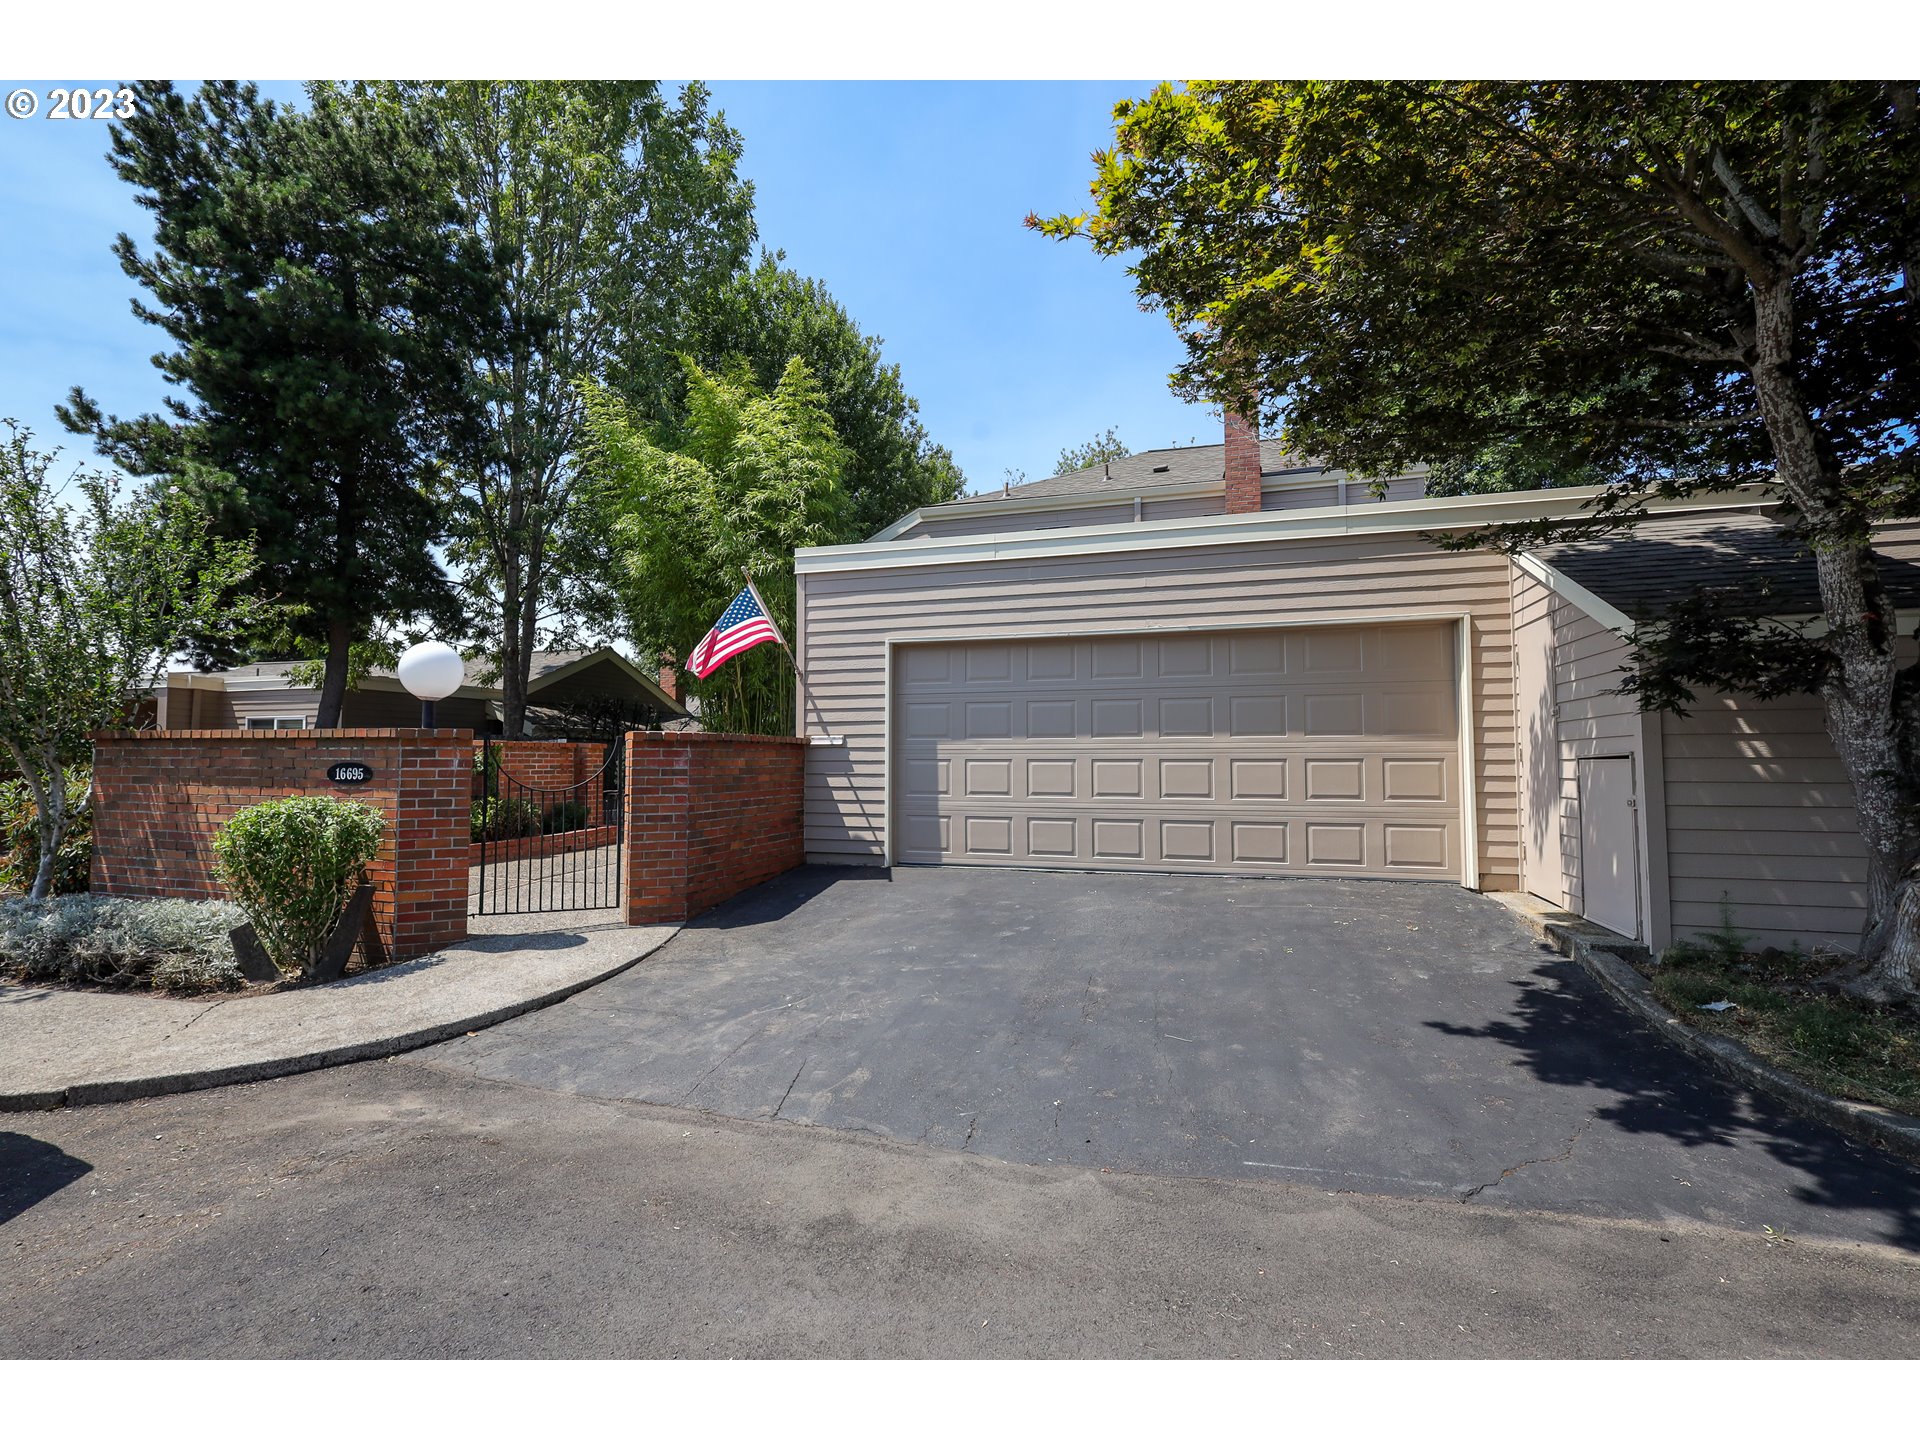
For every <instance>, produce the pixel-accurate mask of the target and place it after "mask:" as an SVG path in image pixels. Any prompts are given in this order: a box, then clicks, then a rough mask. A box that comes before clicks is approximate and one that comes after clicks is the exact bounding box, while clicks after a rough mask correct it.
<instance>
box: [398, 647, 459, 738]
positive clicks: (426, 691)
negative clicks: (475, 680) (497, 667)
mask: <svg viewBox="0 0 1920 1440" xmlns="http://www.w3.org/2000/svg"><path fill="white" fill-rule="evenodd" d="M466 678H467V667H466V663H465V662H464V661H462V660H461V658H460V652H459V651H458V650H456V649H454V648H453V647H452V646H451V645H449V644H447V643H446V642H445V641H443V640H422V641H421V642H420V643H419V644H418V645H415V646H413V647H412V648H411V649H409V650H408V651H407V653H406V654H404V655H402V656H401V657H400V683H401V684H402V685H404V686H406V687H407V691H408V693H409V694H411V695H413V696H414V697H415V698H416V699H418V700H419V702H420V728H421V729H423V730H431V729H433V702H434V701H436V700H444V699H446V698H447V696H449V695H451V694H453V692H454V691H456V690H458V689H459V688H460V685H461V682H462V681H464V680H465V679H466Z"/></svg>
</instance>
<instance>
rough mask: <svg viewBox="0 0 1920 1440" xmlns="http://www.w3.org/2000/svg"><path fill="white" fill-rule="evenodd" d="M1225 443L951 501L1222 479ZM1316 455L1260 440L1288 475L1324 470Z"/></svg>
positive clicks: (1263, 465)
mask: <svg viewBox="0 0 1920 1440" xmlns="http://www.w3.org/2000/svg"><path fill="white" fill-rule="evenodd" d="M1226 451H1227V447H1226V446H1225V445H1176V446H1171V447H1169V448H1167V449H1165V450H1142V451H1141V452H1140V453H1139V454H1137V455H1123V456H1122V457H1121V458H1120V459H1118V460H1113V461H1109V462H1107V463H1106V464H1103V465H1089V466H1087V467H1086V468H1085V469H1082V470H1068V471H1066V472H1065V473H1064V474H1060V475H1050V476H1048V477H1047V478H1046V479H1044V480H1029V481H1027V482H1026V483H1025V484H1023V485H1013V486H1009V487H1007V488H1005V489H1001V490H983V491H981V492H980V493H979V494H977V495H962V496H961V497H960V498H959V499H957V500H950V501H948V502H947V503H948V504H950V505H979V504H984V503H989V502H992V501H996V500H1038V499H1042V498H1044V497H1046V496H1049V495H1063V496H1064V495H1098V494H1100V493H1102V492H1104V491H1112V492H1113V493H1115V494H1120V493H1122V492H1124V493H1125V494H1127V495H1132V494H1133V493H1134V491H1136V490H1138V489H1140V488H1141V487H1142V486H1151V487H1153V488H1155V489H1158V488H1160V487H1162V486H1166V485H1181V484H1188V485H1218V484H1219V483H1220V481H1221V476H1222V475H1224V474H1225V472H1226V465H1227V455H1226ZM1325 468H1326V467H1325V466H1324V465H1322V464H1321V463H1320V462H1319V461H1318V460H1309V459H1306V458H1305V457H1303V456H1299V455H1293V454H1290V453H1289V452H1288V450H1287V447H1286V446H1285V444H1283V443H1282V442H1281V441H1278V440H1262V441H1261V442H1260V474H1261V477H1262V478H1263V479H1264V478H1265V477H1267V476H1269V475H1284V474H1287V473H1288V472H1290V471H1315V470H1324V469H1325Z"/></svg>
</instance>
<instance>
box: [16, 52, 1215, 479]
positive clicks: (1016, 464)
mask: <svg viewBox="0 0 1920 1440" xmlns="http://www.w3.org/2000/svg"><path fill="white" fill-rule="evenodd" d="M56 83H61V82H54V81H36V82H33V84H32V88H33V89H34V90H36V91H38V92H39V93H40V94H41V95H42V96H44V95H45V94H46V92H47V91H48V90H49V89H51V88H52V86H53V85H54V84H56ZM66 83H71V84H83V83H87V82H78V81H76V82H66ZM93 83H105V82H93ZM709 84H710V86H711V88H712V90H713V95H714V104H715V105H716V106H717V107H718V108H721V109H724V110H725V112H726V114H727V118H728V120H729V121H730V122H731V123H732V124H733V125H734V126H735V127H736V128H737V129H739V130H740V131H741V132H742V134H743V136H744V138H745V143H746V156H745V161H744V168H745V171H746V173H747V175H748V176H749V177H750V178H751V179H752V180H753V181H754V184H755V188H756V192H757V210H758V216H759V224H760V235H761V240H762V243H763V244H766V245H769V246H772V247H776V248H780V249H784V250H785V251H786V252H787V259H788V263H789V264H791V265H792V266H794V267H795V268H796V269H799V270H801V271H802V272H804V273H806V274H810V275H816V276H818V277H820V278H821V279H822V280H824V281H825V282H826V284H827V286H828V288H829V289H831V290H832V291H833V293H834V294H835V295H836V296H837V297H838V298H839V300H840V301H841V302H842V303H843V304H844V305H845V306H846V307H847V309H848V310H849V311H850V312H851V313H852V315H853V316H854V318H855V319H856V320H857V321H858V322H859V323H860V325H861V327H862V328H863V329H864V330H866V331H867V332H868V333H869V334H875V335H879V336H881V337H883V338H884V340H885V342H886V347H885V354H886V357H887V358H888V359H889V360H892V361H897V362H898V363H899V364H900V366H901V371H902V374H903V377H904V379H905V381H906V385H907V389H908V391H909V392H910V393H911V394H913V395H915V396H917V397H918V399H919V401H920V405H921V416H922V419H923V420H924V421H925V423H926V425H927V428H928V430H929V431H930V432H931V433H932V435H933V436H934V438H935V439H937V440H939V441H940V442H942V443H944V444H946V445H949V446H951V447H952V449H953V451H954V453H955V456H956V457H957V458H958V460H959V462H960V465H961V467H962V468H963V469H964V470H965V471H966V473H967V477H968V481H969V484H970V486H971V487H972V488H975V489H982V488H987V487H990V486H998V485H999V484H1000V482H1001V479H1002V476H1003V472H1004V471H1005V470H1007V469H1008V468H1013V469H1017V470H1022V471H1024V472H1025V473H1026V474H1027V475H1028V477H1029V478H1038V477H1039V476H1042V475H1045V474H1048V473H1050V471H1051V469H1052V463H1053V460H1054V457H1055V456H1056V455H1057V454H1058V453H1059V451H1060V449H1061V448H1062V447H1063V446H1065V445H1068V444H1072V443H1076V442H1078V441H1082V440H1085V439H1088V438H1090V437H1091V436H1093V435H1094V434H1096V433H1098V432H1100V431H1103V430H1105V429H1106V427H1107V426H1109V425H1114V426H1117V427H1118V428H1119V431H1120V435H1121V438H1122V439H1124V440H1125V441H1126V442H1127V443H1128V444H1129V445H1131V446H1132V447H1133V448H1134V449H1136V450H1143V449H1148V448H1151V447H1154V446H1160V445H1168V444H1176V443H1177V444H1186V443H1188V442H1189V441H1190V440H1193V439H1197V440H1199V441H1200V442H1201V443H1209V442H1212V441H1214V440H1216V439H1217V438H1218V436H1217V433H1216V432H1217V430H1218V428H1219V425H1218V421H1217V420H1216V419H1214V418H1213V417H1212V416H1210V415H1209V414H1208V413H1207V411H1206V410H1205V409H1204V408H1203V407H1199V406H1191V405H1185V404H1182V403H1181V402H1180V401H1178V400H1177V399H1175V398H1174V396H1173V395H1172V394H1171V393H1170V392H1169V391H1168V389H1167V382H1166V377H1167V373H1168V371H1170V370H1171V369H1172V368H1173V366H1174V365H1175V364H1177V363H1178V361H1179V358H1180V347H1179V345H1178V343H1177V342H1176V341H1175V339H1174V337H1173V334H1172V332H1171V330H1170V329H1169V328H1168V326H1167V324H1166V322H1165V320H1164V319H1162V318H1161V317H1159V316H1157V315H1148V314H1144V313H1142V312H1141V311H1140V309H1139V308H1138V305H1137V302H1136V301H1135V299H1134V295H1133V290H1132V286H1131V284H1130V282H1129V280H1128V277H1127V276H1126V274H1125V272H1124V270H1123V268H1122V266H1121V265H1120V263H1118V262H1115V261H1102V260H1099V259H1096V258H1095V257H1094V256H1093V255H1092V254H1091V253H1090V252H1089V251H1088V249H1087V248H1086V247H1085V246H1084V245H1082V244H1068V245H1061V244H1057V243H1055V242H1053V241H1050V240H1043V239H1041V238H1039V237H1038V236H1036V235H1033V234H1031V233H1030V232H1028V231H1026V230H1025V229H1023V228H1022V227H1021V223H1020V222H1021V219H1022V217H1023V216H1024V215H1025V214H1026V213H1027V212H1028V211H1029V210H1038V211H1040V212H1041V213H1043V214H1044V213H1051V212H1053V211H1056V210H1062V209H1079V208H1081V207H1082V206H1083V205H1084V204H1085V203H1086V201H1087V188H1086V187H1087V181H1088V179H1089V178H1090V176H1091V173H1092V166H1091V163H1090V161H1089V159H1088V157H1089V155H1090V154H1091V152H1092V151H1093V150H1095V149H1097V148H1099V147H1100V146H1102V145H1104V144H1106V143H1107V141H1108V140H1109V139H1110V137H1111V118H1110V116H1111V110H1112V106H1113V102H1114V101H1115V100H1116V99H1119V98H1121V97H1123V96H1126V95H1138V94H1143V93H1144V92H1145V89H1146V87H1147V82H1144V81H1114V82H1097V81H1078V82H1060V83H1055V82H1039V83H1015V82H978V83H974V82H955V83H940V84H919V83H873V82H848V83H829V82H809V81H760V82H751V83H748V82H733V81H711V82H709ZM5 88H6V89H8V90H11V89H12V88H13V82H6V83H5ZM265 88H266V89H267V90H268V92H269V93H272V94H276V95H281V96H284V97H286V98H290V99H298V97H299V88H298V86H296V85H291V84H284V83H283V84H274V85H269V86H266V87H265ZM105 148H106V137H105V130H104V127H103V126H101V125H99V124H98V123H96V122H85V121H52V120H47V119H45V118H35V119H32V120H13V119H9V118H0V415H7V416H12V417H14V418H16V419H19V420H21V421H22V422H24V423H26V424H28V425H31V426H32V427H33V428H34V429H35V430H36V431H37V432H39V435H40V438H41V440H42V441H43V442H58V443H61V444H65V445H68V446H69V447H70V448H69V458H79V456H80V455H81V454H82V452H83V451H84V449H85V445H84V442H83V441H80V440H79V439H78V437H73V436H68V435H66V434H65V432H63V431H61V430H60V428H59V426H58V424H57V422H56V421H55V420H54V418H53V405H54V403H55V402H56V401H58V400H59V399H61V398H62V397H63V396H64V395H65V394H66V392H67V389H68V387H69V386H72V385H74V384H76V383H77V384H81V385H84V386H85V387H86V388H87V389H88V391H89V392H90V393H92V394H93V395H95V396H96V398H98V399H99V400H101V402H102V403H103V404H104V405H106V407H107V408H108V409H109V410H113V411H117V412H118V413H121V414H128V413H132V412H137V411H141V410H147V409H152V408H155V407H156V406H157V405H158V403H159V400H160V397H161V395H162V393H163V391H164V386H163V385H162V383H161V380H160V377H159V375H158V372H156V371H155V370H154V369H153V368H152V366H151V365H150V364H149V363H148V357H149V356H150V355H151V354H152V353H153V352H154V351H155V350H156V349H158V348H160V347H161V343H162V342H163V341H164V339H165V337H164V336H163V335H162V334H161V333H160V332H159V331H158V330H156V329H154V328H153V327H150V326H146V325H142V324H140V323H139V322H138V321H137V320H135V319H134V318H133V315H132V313H131V311H130V309H129V301H130V300H131V298H132V296H133V293H134V287H133V283H132V282H131V281H130V280H128V279H127V278H126V277H125V276H124V275H122V274H121V273H120V267H119V264H118V262H117V261H115V260H114V258H113V256H112V254H111V253H110V250H109V247H110V245H111V244H112V241H113V237H114V236H115V235H116V234H117V233H119V232H120V231H122V230H127V231H130V232H132V233H134V234H135V235H136V236H137V237H139V238H141V239H144V238H145V237H146V235H147V234H148V233H150V232H149V230H148V227H147V225H146V223H145V222H146V215H145V212H144V211H142V210H140V209H139V208H138V207H136V206H135V205H134V204H133V203H132V200H131V191H130V190H129V188H128V187H127V186H125V185H123V184H122V183H121V182H120V181H119V180H118V179H116V178H115V177H114V176H113V174H112V173H111V171H109V169H108V168H107V166H106V163H105V161H104V159H103V158H102V156H103V153H104V151H105Z"/></svg>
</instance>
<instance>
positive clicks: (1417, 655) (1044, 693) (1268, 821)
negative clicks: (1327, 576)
mask: <svg viewBox="0 0 1920 1440" xmlns="http://www.w3.org/2000/svg"><path fill="white" fill-rule="evenodd" d="M894 663H895V666H896V671H895V675H894V717H893V723H894V730H893V733H894V736H895V739H894V746H895V750H894V756H893V793H894V815H895V817H896V819H895V824H894V845H895V858H896V859H898V860H900V861H903V862H905V863H908V864H942V863H946V864H972V865H1026V866H1039V867H1057V868H1067V869H1100V870H1210V871H1226V872H1232V873H1245V874H1311V875H1323V874H1324V875H1375V876H1395V877H1409V876H1414V877H1423V878H1428V879H1453V880H1457V879H1459V878H1460V873H1461V823H1460V810H1461V807H1460V761H1459V745H1458V725H1459V720H1458V715H1459V707H1458V705H1457V704H1456V703H1455V693H1454V688H1455V681H1454V670H1455V662H1454V644H1453V627H1452V626H1451V625H1447V624H1421V625H1373V626H1358V625H1342V626H1327V627H1324V628H1316V629H1298V630H1293V629H1289V630H1239V631H1223V632H1220V633H1217V634H1180V635H1163V636H1141V637H1138V638H1136V637H1131V636H1129V637H1124V638H1106V637H1103V638H1100V639H1091V640H1049V641H1022V642H1013V643H1007V642H991V643H989V642H970V643H966V644H943V645H902V646H899V647H897V648H896V651H895V661H894Z"/></svg>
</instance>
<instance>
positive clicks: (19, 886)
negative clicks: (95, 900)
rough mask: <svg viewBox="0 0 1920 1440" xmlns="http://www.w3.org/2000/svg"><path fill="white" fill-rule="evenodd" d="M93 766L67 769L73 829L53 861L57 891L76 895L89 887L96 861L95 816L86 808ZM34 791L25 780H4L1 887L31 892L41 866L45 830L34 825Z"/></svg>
mask: <svg viewBox="0 0 1920 1440" xmlns="http://www.w3.org/2000/svg"><path fill="white" fill-rule="evenodd" d="M92 785H93V772H92V771H91V770H89V769H88V768H87V767H86V766H84V765H78V766H75V767H73V768H72V769H70V770H68V771H67V811H68V819H67V833H66V834H65V835H64V836H63V837H62V838H61V841H60V853H59V855H58V856H56V857H55V859H54V862H53V893H54V894H56V895H73V894H77V893H78V892H80V891H83V890H85V889H86V888H87V872H88V871H89V870H90V869H91V868H92V866H93V819H92V816H91V815H90V814H89V813H88V812H87V810H86V809H85V808H84V807H85V806H86V803H87V791H88V790H89V789H91V788H92ZM34 819H35V812H34V805H33V792H31V791H30V790H28V789H27V782H26V781H24V780H18V779H15V780H7V781H0V893H5V892H7V891H9V890H18V891H20V892H21V893H23V894H24V893H25V892H26V890H27V888H28V887H29V886H30V885H32V884H33V876H34V872H35V871H36V870H38V869H39V868H40V836H39V833H38V832H37V831H36V830H35V829H34V827H33V822H34Z"/></svg>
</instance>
